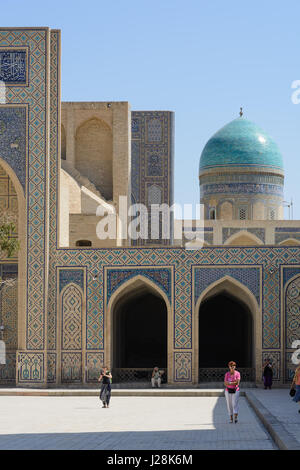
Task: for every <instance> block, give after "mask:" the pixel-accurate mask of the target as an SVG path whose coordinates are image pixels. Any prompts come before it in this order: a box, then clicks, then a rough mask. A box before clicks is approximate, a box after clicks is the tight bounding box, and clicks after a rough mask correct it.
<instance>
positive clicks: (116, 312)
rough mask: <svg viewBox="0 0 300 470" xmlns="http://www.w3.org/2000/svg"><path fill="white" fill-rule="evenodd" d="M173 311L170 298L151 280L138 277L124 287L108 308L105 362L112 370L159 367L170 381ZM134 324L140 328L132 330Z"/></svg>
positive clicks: (115, 293) (117, 291)
mask: <svg viewBox="0 0 300 470" xmlns="http://www.w3.org/2000/svg"><path fill="white" fill-rule="evenodd" d="M171 311H172V310H171V305H170V302H169V299H168V297H167V295H166V294H165V293H164V292H163V291H162V289H160V287H159V286H158V285H156V284H155V283H154V282H153V281H151V280H150V279H148V278H146V277H144V276H142V275H137V276H135V277H134V278H131V279H129V280H128V281H127V282H125V283H124V284H122V285H121V286H120V287H119V288H118V289H117V290H116V291H115V292H114V293H113V295H112V296H111V298H110V300H109V302H108V304H107V305H106V308H105V338H106V344H105V363H106V364H107V365H109V367H111V368H113V367H117V368H122V367H124V366H127V367H131V368H149V367H154V366H156V365H157V366H158V367H160V368H167V369H168V377H169V378H171V377H172V373H173V372H172V371H173V364H172V339H171V335H170V331H172V329H171V328H172V324H173V319H172V314H171ZM134 322H136V323H137V325H136V328H137V329H136V330H135V331H131V328H133V329H134V327H133V325H134ZM120 328H122V330H121V329H120ZM161 330H163V331H161ZM121 332H122V335H121ZM121 336H122V337H121ZM150 341H151V344H152V345H151V346H150ZM149 346H150V347H149ZM158 350H159V351H160V353H158ZM138 353H139V357H138ZM120 366H121V367H120ZM125 368H126V367H125Z"/></svg>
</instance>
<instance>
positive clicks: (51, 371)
mask: <svg viewBox="0 0 300 470" xmlns="http://www.w3.org/2000/svg"><path fill="white" fill-rule="evenodd" d="M47 382H48V383H55V382H56V354H55V353H48V354H47Z"/></svg>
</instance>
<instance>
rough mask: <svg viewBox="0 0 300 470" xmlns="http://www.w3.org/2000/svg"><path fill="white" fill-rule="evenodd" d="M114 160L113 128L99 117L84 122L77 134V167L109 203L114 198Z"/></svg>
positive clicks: (78, 128)
mask: <svg viewBox="0 0 300 470" xmlns="http://www.w3.org/2000/svg"><path fill="white" fill-rule="evenodd" d="M112 160H113V136H112V129H111V127H110V126H109V125H108V124H107V123H106V122H105V121H104V120H102V119H99V118H97V117H91V118H89V119H87V120H86V121H84V122H82V123H81V124H80V125H79V126H78V127H77V129H76V132H75V167H76V169H77V170H78V171H79V172H80V173H81V174H82V175H83V176H85V177H87V178H88V179H89V180H90V181H91V182H92V183H93V184H94V185H95V186H96V188H97V189H98V190H99V191H100V192H101V194H103V196H104V197H105V199H106V200H108V201H109V200H111V199H112V197H113V174H112V171H113V170H112V168H113V163H112Z"/></svg>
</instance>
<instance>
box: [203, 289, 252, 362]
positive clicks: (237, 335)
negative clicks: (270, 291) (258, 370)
mask: <svg viewBox="0 0 300 470" xmlns="http://www.w3.org/2000/svg"><path fill="white" fill-rule="evenodd" d="M252 323H253V322H252V316H251V313H250V311H249V309H248V307H247V306H246V305H245V304H244V303H243V302H241V301H240V300H238V299H236V298H235V297H234V296H231V295H230V294H228V293H227V292H225V291H224V292H221V293H219V294H217V295H214V296H212V297H210V298H208V299H206V300H205V301H204V302H202V304H201V305H200V312H199V367H200V368H210V367H217V368H218V367H220V368H222V367H224V366H225V365H226V364H228V362H229V361H232V360H234V361H235V362H237V363H238V365H239V367H243V368H251V367H252V350H253V345H252V341H253V331H252V330H253V325H252Z"/></svg>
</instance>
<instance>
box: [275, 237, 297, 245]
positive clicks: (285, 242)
mask: <svg viewBox="0 0 300 470" xmlns="http://www.w3.org/2000/svg"><path fill="white" fill-rule="evenodd" d="M278 245H281V246H295V245H296V246H297V245H300V240H297V239H296V238H286V239H285V240H282V241H281V242H280V243H278Z"/></svg>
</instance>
